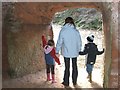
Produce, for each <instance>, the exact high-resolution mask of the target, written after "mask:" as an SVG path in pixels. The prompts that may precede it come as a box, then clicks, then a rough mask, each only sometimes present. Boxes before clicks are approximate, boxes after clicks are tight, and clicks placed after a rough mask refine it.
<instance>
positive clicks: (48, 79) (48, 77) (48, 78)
mask: <svg viewBox="0 0 120 90" xmlns="http://www.w3.org/2000/svg"><path fill="white" fill-rule="evenodd" d="M47 81H51V79H50V73H47Z"/></svg>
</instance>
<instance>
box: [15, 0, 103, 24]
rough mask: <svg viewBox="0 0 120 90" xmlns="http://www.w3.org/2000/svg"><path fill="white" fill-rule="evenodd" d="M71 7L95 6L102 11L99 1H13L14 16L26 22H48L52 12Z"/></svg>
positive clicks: (52, 14)
mask: <svg viewBox="0 0 120 90" xmlns="http://www.w3.org/2000/svg"><path fill="white" fill-rule="evenodd" d="M71 8H96V9H98V10H100V11H102V9H103V6H102V3H101V2H84V3H83V2H74V3H73V2H63V3H59V2H39V3H38V2H32V3H31V2H29V3H15V6H14V10H15V14H14V15H15V17H16V18H17V19H19V20H21V22H22V23H26V24H41V23H42V24H48V23H49V22H51V20H52V18H53V16H54V14H55V13H56V12H59V11H63V10H66V9H71Z"/></svg>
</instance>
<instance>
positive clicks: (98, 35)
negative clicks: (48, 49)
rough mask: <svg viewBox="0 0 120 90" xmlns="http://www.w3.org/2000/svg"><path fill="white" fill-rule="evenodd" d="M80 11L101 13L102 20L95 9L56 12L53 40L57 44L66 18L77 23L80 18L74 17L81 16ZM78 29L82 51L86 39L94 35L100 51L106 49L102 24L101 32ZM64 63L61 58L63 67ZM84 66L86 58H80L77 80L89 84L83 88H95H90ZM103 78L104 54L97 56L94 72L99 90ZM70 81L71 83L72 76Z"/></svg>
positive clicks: (53, 23) (53, 21)
mask: <svg viewBox="0 0 120 90" xmlns="http://www.w3.org/2000/svg"><path fill="white" fill-rule="evenodd" d="M79 9H81V10H80V11H81V12H83V11H85V12H88V13H89V14H90V11H91V12H92V13H94V12H96V13H97V14H96V15H98V13H99V16H100V17H99V19H101V20H102V14H101V12H98V11H97V10H96V9H93V8H71V9H67V10H64V11H61V12H56V13H55V15H54V18H53V20H52V27H53V39H54V41H55V44H56V43H57V39H58V35H59V32H60V30H61V27H62V26H63V24H64V20H65V18H66V17H68V16H71V17H72V18H73V19H74V21H75V22H76V20H75V18H77V20H78V19H79V18H80V17H79V18H78V17H75V16H74V15H80V14H79V13H78V10H79ZM64 12H65V13H64ZM88 13H86V14H88ZM66 14H67V15H68V16H67V15H66ZM65 15H66V16H65ZM57 16H58V18H57ZM60 16H61V17H60ZM83 16H86V15H83ZM83 16H81V17H83ZM55 17H56V18H55ZM94 17H95V15H94ZM83 18H84V17H83ZM86 18H87V20H88V21H89V19H90V18H91V17H89V19H88V17H86ZM87 20H86V22H87ZM81 21H82V20H81ZM79 22H80V21H79ZM102 22H103V21H102ZM60 24H62V25H60ZM81 26H82V25H81ZM97 26H99V25H96V27H97ZM76 27H77V29H78V30H79V32H80V34H81V38H82V46H83V47H82V49H83V48H84V45H85V44H86V43H87V40H86V37H87V36H88V35H91V34H93V35H94V36H95V41H94V43H96V44H97V45H98V49H99V50H102V48H103V47H105V46H104V31H103V25H102V24H101V30H99V29H100V28H97V29H96V30H91V29H93V28H92V27H91V28H89V29H85V28H84V29H82V28H80V25H79V24H78V25H77V26H76ZM63 61H64V59H63V57H62V56H61V62H62V65H63V67H64V62H63ZM70 64H71V63H70ZM84 65H85V56H79V57H78V72H79V75H78V80H77V81H78V84H80V83H82V81H84V83H86V84H87V83H88V84H87V85H86V84H82V85H81V87H82V88H90V87H93V88H94V86H90V85H89V82H87V81H86V80H87V78H86V77H87V73H86V70H85V67H84ZM71 66H72V64H71ZM58 69H59V68H58ZM62 69H63V70H64V68H62ZM70 70H71V71H70V73H71V72H72V68H71V67H70ZM61 74H63V73H62V72H61V73H60V72H59V75H61ZM94 76H95V77H94ZM103 76H104V54H103V55H100V56H97V59H96V64H95V65H94V70H93V82H94V83H96V85H97V87H98V88H101V87H103ZM95 79H96V80H95ZM98 79H99V80H98ZM60 81H61V80H60ZM70 81H71V75H70ZM61 82H62V81H61ZM71 83H72V82H71ZM84 85H85V86H84Z"/></svg>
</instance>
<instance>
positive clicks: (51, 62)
mask: <svg viewBox="0 0 120 90" xmlns="http://www.w3.org/2000/svg"><path fill="white" fill-rule="evenodd" d="M42 43H43V48H44V54H45V62H46V73H47V81H50V80H51V79H50V71H51V74H52V83H55V82H56V81H55V71H54V69H55V61H56V62H57V63H58V65H60V61H59V58H58V57H57V56H56V53H55V47H54V41H53V40H48V42H47V41H46V39H45V36H44V35H42Z"/></svg>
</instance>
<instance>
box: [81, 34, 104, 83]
mask: <svg viewBox="0 0 120 90" xmlns="http://www.w3.org/2000/svg"><path fill="white" fill-rule="evenodd" d="M87 41H88V43H87V44H85V47H84V50H83V52H82V51H80V52H79V55H87V60H86V71H87V73H88V77H87V78H89V81H90V83H91V82H92V70H93V66H94V64H95V62H96V56H97V55H100V54H102V53H104V49H103V51H98V48H97V45H96V44H95V43H93V41H94V36H93V35H91V36H88V37H87Z"/></svg>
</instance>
